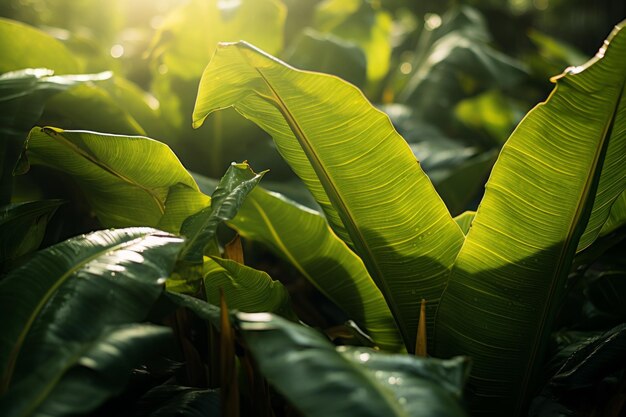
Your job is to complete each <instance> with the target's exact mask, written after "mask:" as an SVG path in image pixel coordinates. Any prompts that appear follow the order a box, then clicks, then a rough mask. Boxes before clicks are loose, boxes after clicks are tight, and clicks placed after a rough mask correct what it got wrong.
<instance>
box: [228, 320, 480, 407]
mask: <svg viewBox="0 0 626 417" xmlns="http://www.w3.org/2000/svg"><path fill="white" fill-rule="evenodd" d="M235 326H236V328H237V329H238V331H239V332H240V333H241V334H242V335H243V339H244V341H245V346H246V348H247V349H249V350H250V352H251V353H252V355H253V357H254V359H255V362H256V363H257V364H258V366H259V370H260V372H261V373H262V374H263V375H264V376H265V377H266V378H267V380H268V382H269V383H270V384H271V385H273V386H274V388H276V390H277V391H279V392H280V393H281V394H282V395H284V396H285V397H286V398H287V399H288V400H289V402H290V403H291V404H292V405H293V406H294V407H295V408H297V409H298V410H299V411H300V412H301V413H302V414H303V415H304V416H307V417H335V416H336V417H343V416H359V417H368V416H376V417H379V416H386V417H392V416H402V417H408V416H412V417H420V416H424V417H426V416H428V417H444V416H445V417H462V416H466V415H467V414H466V413H465V411H463V408H462V407H461V405H460V402H459V399H460V398H459V397H460V393H461V392H462V387H463V384H464V381H465V377H466V374H467V370H468V369H467V368H468V367H467V365H468V361H467V360H464V359H462V358H455V359H452V360H450V361H440V360H435V359H426V358H418V357H415V356H410V355H398V354H395V355H394V354H387V353H380V352H377V351H375V350H372V349H367V348H348V347H340V348H336V347H335V346H334V345H333V344H332V343H330V342H329V341H328V340H327V339H326V338H325V337H324V336H322V335H321V334H319V333H317V332H316V331H315V330H313V329H311V328H307V327H304V326H302V325H298V324H295V323H291V322H289V321H287V320H284V319H282V318H280V317H277V316H274V315H272V314H268V313H257V314H247V313H238V314H236V316H235Z"/></svg>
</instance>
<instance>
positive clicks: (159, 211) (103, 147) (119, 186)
mask: <svg viewBox="0 0 626 417" xmlns="http://www.w3.org/2000/svg"><path fill="white" fill-rule="evenodd" d="M30 165H44V166H48V167H51V168H54V169H58V170H60V171H63V172H65V173H67V174H69V175H70V176H72V178H73V179H74V180H75V181H76V182H77V183H78V185H79V186H80V187H81V189H82V191H83V193H84V194H85V196H86V198H87V200H88V202H89V204H90V205H91V207H92V209H93V210H94V211H95V213H96V215H97V216H98V219H99V220H100V222H101V223H102V225H104V226H106V227H122V226H138V225H145V226H151V227H159V228H161V229H163V230H166V231H171V232H178V231H179V229H180V227H181V224H182V222H183V221H184V220H185V219H186V218H187V217H188V216H190V215H191V214H193V213H195V212H197V211H198V210H201V209H202V208H204V207H206V206H207V205H208V203H209V198H208V197H207V196H205V195H204V194H202V193H201V192H200V191H199V190H198V186H197V185H196V183H195V181H194V180H193V178H192V177H191V175H190V174H189V173H188V172H187V170H186V169H185V168H184V167H183V166H182V164H181V163H180V161H179V160H178V158H177V157H176V155H174V153H173V152H172V151H171V150H170V149H169V148H168V147H167V145H165V144H163V143H161V142H158V141H156V140H152V139H149V138H146V137H140V136H116V135H107V134H100V133H94V132H86V131H65V130H61V129H56V128H51V127H44V128H34V129H33V130H32V131H31V133H30V135H29V137H28V140H27V142H26V147H25V151H24V153H23V154H22V158H21V166H20V167H18V170H17V172H18V173H23V172H25V171H26V170H27V169H28V167H29V166H30Z"/></svg>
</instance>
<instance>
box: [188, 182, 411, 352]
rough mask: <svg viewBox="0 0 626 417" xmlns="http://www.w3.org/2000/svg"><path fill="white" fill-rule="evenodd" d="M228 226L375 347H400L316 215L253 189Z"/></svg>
mask: <svg viewBox="0 0 626 417" xmlns="http://www.w3.org/2000/svg"><path fill="white" fill-rule="evenodd" d="M200 186H202V185H200ZM229 224H230V225H231V226H232V227H234V228H235V229H236V230H237V231H238V232H239V234H241V235H242V236H243V237H245V238H247V239H251V240H256V241H258V242H261V243H262V244H264V245H266V246H267V247H268V248H270V249H271V250H272V251H273V252H274V253H275V254H277V255H278V256H280V257H282V258H283V259H284V260H286V261H287V262H289V263H291V264H292V265H293V266H294V267H295V268H296V269H297V270H298V271H299V272H300V273H301V274H302V275H303V276H304V277H306V279H307V280H309V282H311V283H312V284H313V285H315V286H316V287H317V288H318V289H319V290H320V291H321V292H322V293H324V294H325V295H326V296H327V297H328V298H329V299H330V300H332V301H333V302H334V303H335V304H337V305H338V306H340V307H341V308H342V309H343V310H344V311H345V312H346V313H347V314H348V316H349V317H350V319H352V320H354V321H356V322H357V323H358V324H359V326H362V327H363V328H364V329H366V331H367V333H368V334H369V335H370V336H371V337H372V339H373V340H374V342H375V343H376V344H377V345H379V346H380V347H382V348H383V349H388V350H392V351H397V350H401V349H402V340H401V337H400V333H399V332H398V329H397V327H396V324H395V322H394V321H393V316H392V315H391V311H390V310H389V307H388V306H387V303H386V302H385V299H384V298H383V296H382V294H381V292H380V290H379V289H378V288H377V287H376V285H375V284H374V281H372V279H371V278H370V276H369V274H368V272H367V269H366V268H365V266H364V265H363V262H362V261H361V260H360V259H359V258H358V256H356V255H355V254H354V253H353V252H352V251H351V250H350V249H349V248H348V247H347V246H346V244H345V243H344V242H343V241H342V240H341V239H339V238H338V237H337V236H336V235H335V234H334V233H333V231H332V230H331V229H330V227H329V226H328V223H326V221H325V219H324V218H323V217H322V216H321V215H320V214H319V213H317V212H315V211H312V210H310V209H307V208H306V207H303V206H301V205H298V204H296V203H294V202H292V201H290V200H288V199H286V198H285V197H283V196H282V195H280V194H277V193H273V192H270V191H266V190H264V189H263V188H260V187H257V188H255V189H254V190H253V191H252V192H251V193H250V195H249V196H248V199H247V200H246V202H245V203H244V204H243V205H242V206H241V208H240V209H239V212H238V214H237V216H236V217H235V218H234V219H232V220H231V221H230V222H229Z"/></svg>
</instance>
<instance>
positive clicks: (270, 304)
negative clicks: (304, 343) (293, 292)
mask: <svg viewBox="0 0 626 417" xmlns="http://www.w3.org/2000/svg"><path fill="white" fill-rule="evenodd" d="M204 288H205V294H206V299H207V301H208V302H209V303H211V304H214V305H219V302H220V292H221V291H223V292H224V298H225V300H226V303H227V304H228V307H229V308H230V309H232V310H239V311H243V312H246V313H259V312H271V313H276V314H279V315H281V316H283V317H286V318H288V319H292V320H293V319H296V315H295V313H294V312H293V310H292V309H291V301H290V299H289V293H288V292H287V289H286V288H285V287H284V286H283V284H281V283H280V282H279V281H274V280H273V279H272V278H271V277H270V276H269V275H268V274H267V273H265V272H263V271H259V270H256V269H254V268H250V267H248V266H245V265H241V264H239V263H237V262H235V261H231V260H228V259H221V258H217V257H213V258H211V260H210V261H208V262H206V263H205V266H204Z"/></svg>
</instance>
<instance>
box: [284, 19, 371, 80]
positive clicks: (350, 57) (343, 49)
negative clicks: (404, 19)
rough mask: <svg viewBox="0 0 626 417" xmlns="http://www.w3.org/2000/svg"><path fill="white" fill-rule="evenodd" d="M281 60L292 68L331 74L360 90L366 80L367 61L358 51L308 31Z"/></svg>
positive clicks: (353, 46)
mask: <svg viewBox="0 0 626 417" xmlns="http://www.w3.org/2000/svg"><path fill="white" fill-rule="evenodd" d="M284 58H285V61H287V62H289V63H290V64H291V65H293V66H294V67H296V68H300V69H305V70H310V71H319V72H325V73H327V74H333V75H336V76H338V77H340V78H343V79H344V80H346V81H348V82H351V83H352V84H354V85H356V86H363V85H364V84H365V81H366V79H367V61H366V58H365V54H364V53H363V50H362V49H361V48H359V47H358V46H356V45H354V44H353V43H349V42H346V41H344V40H342V39H341V38H338V37H335V36H333V35H330V34H322V33H319V32H317V31H314V30H312V29H306V30H305V31H304V32H303V33H302V34H301V35H300V36H299V37H298V38H297V39H296V40H295V41H294V42H293V43H292V44H291V47H290V48H289V50H287V51H286V52H285V54H284Z"/></svg>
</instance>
